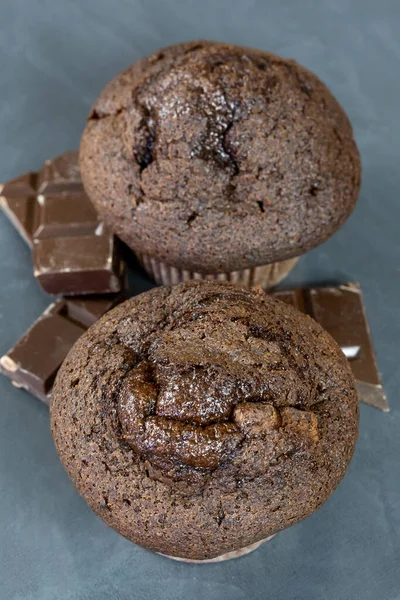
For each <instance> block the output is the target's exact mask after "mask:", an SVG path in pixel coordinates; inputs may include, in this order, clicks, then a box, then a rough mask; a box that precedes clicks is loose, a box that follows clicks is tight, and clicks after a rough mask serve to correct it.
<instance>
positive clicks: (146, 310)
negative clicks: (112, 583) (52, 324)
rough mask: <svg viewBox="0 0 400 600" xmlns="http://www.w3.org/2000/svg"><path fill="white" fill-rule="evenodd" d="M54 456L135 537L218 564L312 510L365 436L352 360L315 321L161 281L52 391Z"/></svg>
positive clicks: (233, 291) (109, 320)
mask: <svg viewBox="0 0 400 600" xmlns="http://www.w3.org/2000/svg"><path fill="white" fill-rule="evenodd" d="M51 428H52V434H53V437H54V441H55V445H56V448H57V451H58V453H59V456H60V458H61V461H62V463H63V465H64V467H65V469H66V471H67V472H68V474H69V476H70V477H71V479H72V481H73V483H74V484H75V486H76V488H77V490H78V492H79V493H80V494H81V495H82V496H83V497H84V498H85V499H86V501H87V502H88V504H89V506H90V507H91V508H92V509H93V510H94V512H95V513H96V514H97V515H98V516H99V517H101V518H102V519H103V520H104V521H105V522H106V523H108V525H110V526H111V527H113V528H114V529H115V530H116V531H118V532H119V533H121V534H122V535H124V536H125V537H127V538H128V539H130V540H132V541H134V542H136V543H137V544H140V545H142V546H144V547H145V548H148V549H149V550H154V551H157V552H161V553H163V554H167V555H170V556H176V557H181V558H189V559H209V558H213V557H216V556H219V555H221V554H224V553H226V552H230V551H233V550H238V549H239V548H242V547H244V546H248V545H249V544H253V543H254V542H257V541H259V540H262V539H264V538H267V537H268V536H270V535H272V534H274V533H276V532H277V531H279V530H281V529H283V528H285V527H288V526H290V525H292V524H294V523H296V522H298V521H300V520H301V519H303V518H305V517H307V516H308V515H310V514H311V513H312V512H313V511H315V510H316V509H318V508H319V507H320V506H321V505H322V503H323V502H324V501H325V500H326V499H327V498H328V496H329V495H330V494H331V493H332V491H333V490H334V489H335V487H336V486H337V485H338V483H339V482H340V480H341V479H342V477H343V475H344V473H345V470H346V468H347V465H348V463H349V461H350V458H351V456H352V453H353V450H354V445H355V442H356V437H357V430H358V401H357V395H356V392H355V387H354V380H353V376H352V374H351V371H350V368H349V366H348V364H347V361H346V359H345V357H344V355H343V354H342V352H341V350H340V348H339V347H338V346H337V345H336V343H335V342H334V341H333V340H332V338H331V337H330V336H329V335H328V334H327V333H326V332H325V331H324V330H323V329H322V328H321V327H320V326H319V325H318V324H317V323H316V322H315V321H313V320H312V319H311V318H309V317H307V316H305V315H302V314H300V313H298V312H297V311H295V310H294V309H292V308H291V307H290V306H288V305H286V304H284V303H282V302H280V301H278V300H275V299H273V298H271V297H269V296H267V295H266V294H264V293H262V292H255V291H249V290H244V289H240V288H237V287H234V286H231V285H229V284H226V283H221V282H187V283H184V284H181V285H178V286H173V287H163V288H156V289H153V290H151V291H150V292H146V293H145V294H141V295H140V296H136V297H134V298H132V299H131V300H128V301H127V302H125V303H124V304H122V305H120V306H118V307H117V308H115V309H114V310H112V311H110V312H109V313H107V315H106V316H104V317H103V318H102V319H100V321H99V322H98V323H96V324H95V325H94V326H93V327H91V328H90V329H89V330H88V332H87V333H85V334H84V335H83V336H82V338H81V339H80V340H79V341H78V342H77V344H76V345H75V346H74V348H73V349H72V350H71V352H70V353H69V355H68V357H67V359H66V360H65V362H64V364H63V366H62V367H61V369H60V371H59V374H58V375H57V379H56V382H55V386H54V391H53V400H52V405H51Z"/></svg>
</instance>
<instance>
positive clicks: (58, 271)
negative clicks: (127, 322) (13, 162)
mask: <svg viewBox="0 0 400 600" xmlns="http://www.w3.org/2000/svg"><path fill="white" fill-rule="evenodd" d="M0 204H1V206H2V208H3V210H4V212H5V213H6V215H7V216H8V217H9V219H10V220H11V221H12V223H13V224H14V226H15V227H16V228H17V230H18V231H19V232H20V234H21V235H22V236H23V238H24V239H25V240H26V241H27V242H28V244H29V245H30V246H31V247H32V248H33V263H34V273H35V276H36V277H37V279H38V282H39V284H40V285H41V287H42V288H43V289H44V290H45V291H46V292H48V293H49V294H62V295H73V294H93V293H99V294H100V293H114V292H117V291H119V290H120V289H121V287H122V285H123V262H122V260H121V259H120V256H119V251H118V246H117V242H116V238H114V236H113V235H112V233H111V232H109V231H107V230H106V229H105V228H104V225H103V224H102V223H101V222H100V221H99V219H98V216H97V214H96V211H95V210H94V208H93V206H92V204H91V202H90V201H89V199H88V197H87V196H86V194H85V192H84V190H83V186H82V182H81V178H80V173H79V164H78V153H77V152H65V153H64V154H62V155H61V156H58V157H56V158H54V159H52V160H48V161H46V163H45V164H44V166H43V168H42V169H41V171H40V172H39V173H28V174H26V175H23V176H21V177H19V178H17V179H15V180H13V181H10V182H9V183H6V184H5V185H4V186H3V189H2V195H1V199H0Z"/></svg>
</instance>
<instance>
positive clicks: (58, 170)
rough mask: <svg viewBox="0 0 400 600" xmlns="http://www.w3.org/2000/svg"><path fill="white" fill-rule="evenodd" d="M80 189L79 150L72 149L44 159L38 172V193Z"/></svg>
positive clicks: (56, 192) (55, 192) (77, 190)
mask: <svg viewBox="0 0 400 600" xmlns="http://www.w3.org/2000/svg"><path fill="white" fill-rule="evenodd" d="M81 191H82V181H81V174H80V172H79V152H77V151H76V150H72V151H70V152H64V154H61V155H60V156H56V157H55V158H52V159H50V160H46V162H45V163H44V165H43V167H42V169H41V170H40V172H39V174H38V185H37V192H38V194H44V193H46V194H59V193H64V192H81Z"/></svg>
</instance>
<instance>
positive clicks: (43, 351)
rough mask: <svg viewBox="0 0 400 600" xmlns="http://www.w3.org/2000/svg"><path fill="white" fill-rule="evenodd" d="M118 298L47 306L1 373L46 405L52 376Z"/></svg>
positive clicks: (1, 361)
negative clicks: (70, 351)
mask: <svg viewBox="0 0 400 600" xmlns="http://www.w3.org/2000/svg"><path fill="white" fill-rule="evenodd" d="M121 300H122V295H116V296H96V297H93V298H92V297H90V296H84V297H82V298H74V299H73V300H72V299H62V300H57V302H55V303H54V304H51V305H50V306H49V307H48V308H47V309H46V310H45V311H44V313H43V314H42V315H41V316H40V317H39V319H38V320H37V321H36V322H35V323H34V324H33V325H32V327H30V328H29V329H28V331H27V332H26V333H25V334H24V335H23V336H22V338H21V339H20V340H19V341H18V342H17V344H16V345H15V346H14V347H13V348H12V349H11V350H9V351H8V352H7V354H5V355H4V356H2V357H1V359H0V370H1V372H2V373H3V374H4V375H6V376H7V377H9V378H10V379H11V381H12V383H13V385H15V386H16V387H21V388H24V389H25V390H27V391H28V392H30V393H31V394H33V395H34V396H36V397H37V398H39V399H40V400H42V401H43V402H45V403H46V404H50V399H51V390H52V387H53V383H54V379H55V376H56V375H57V371H58V369H59V368H60V366H61V364H62V362H63V360H64V358H65V357H66V355H67V354H68V352H69V350H70V349H71V348H72V346H73V345H74V344H75V342H76V341H77V339H78V338H79V337H80V336H81V335H82V334H83V333H84V332H85V331H86V330H87V329H88V328H89V327H90V326H91V325H93V323H95V322H96V321H97V320H98V319H99V318H100V317H101V316H102V315H103V314H104V313H105V312H107V311H108V310H109V309H110V308H112V307H113V306H115V305H116V304H118V302H120V301H121Z"/></svg>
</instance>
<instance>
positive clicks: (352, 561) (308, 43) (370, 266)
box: [0, 0, 400, 600]
mask: <svg viewBox="0 0 400 600" xmlns="http://www.w3.org/2000/svg"><path fill="white" fill-rule="evenodd" d="M399 31H400V3H399V0H379V1H378V2H377V1H376V0H325V1H322V0H301V1H299V0H281V1H280V2H279V1H278V0H271V1H262V0H258V1H257V0H69V1H67V0H2V1H1V2H0V34H1V35H0V64H1V92H0V153H1V157H0V181H5V180H7V179H10V178H11V177H14V176H16V175H18V174H20V173H21V172H22V171H25V170H30V169H34V168H37V167H39V166H40V165H41V163H42V162H43V161H44V160H45V159H46V158H48V157H49V156H52V155H55V154H58V153H60V152H62V151H64V150H66V149H72V148H75V147H77V145H78V142H79V137H80V133H81V130H82V127H83V124H84V119H85V115H86V114H87V112H88V109H89V106H90V104H91V102H92V101H93V100H94V99H95V97H96V96H97V94H98V93H99V91H100V90H101V88H102V87H103V86H104V84H105V83H106V82H107V81H108V80H109V79H110V78H111V77H112V76H113V75H114V74H115V73H116V72H118V71H120V70H122V69H123V68H125V67H126V66H128V65H129V64H130V63H131V62H133V61H134V60H136V59H137V58H139V57H140V56H141V55H144V54H146V53H149V52H151V51H153V50H154V49H156V48H157V47H159V46H163V45H167V44H170V43H173V42H177V41H182V40H189V39H192V38H198V37H203V38H209V39H217V40H226V41H229V42H235V43H239V44H246V45H253V46H256V47H260V48H263V49H265V50H272V51H274V52H277V53H279V54H282V55H284V56H289V57H295V58H296V59H298V60H299V61H300V62H302V63H303V64H305V65H306V66H307V67H309V68H310V69H312V70H315V71H316V73H317V74H318V75H319V76H320V77H321V78H322V79H323V80H324V81H325V82H326V83H327V84H328V85H329V86H330V88H331V89H332V91H333V92H334V93H335V94H336V95H337V97H338V98H339V100H340V101H341V103H342V104H343V105H344V107H345V109H346V110H347V112H348V114H349V116H350V118H351V120H352V122H353V125H354V128H355V134H356V138H357V142H358V144H359V147H360V149H361V153H362V158H363V166H364V178H363V186H362V192H361V197H360V201H359V204H358V207H357V209H356V210H355V212H354V214H353V215H352V217H351V218H350V220H349V221H348V222H347V224H346V225H345V226H344V227H343V229H342V230H341V231H340V232H339V233H338V234H337V235H336V236H335V237H334V238H333V239H332V240H330V241H329V242H328V243H326V244H324V245H323V246H322V247H320V248H318V249H316V250H314V251H313V252H311V253H309V254H308V255H307V256H306V257H304V258H302V259H301V261H300V262H299V264H298V266H297V267H296V269H295V270H294V272H293V273H292V275H291V277H290V280H289V283H310V282H315V281H326V280H340V281H347V280H357V281H359V282H360V283H361V285H362V287H363V290H364V293H365V301H366V305H367V310H368V316H369V319H370V324H371V329H372V333H373V337H374V341H375V347H376V350H377V355H378V360H379V365H380V369H381V371H382V374H383V379H384V383H385V387H386V391H387V393H388V396H389V400H390V403H391V406H392V412H391V413H390V414H383V413H380V412H378V411H376V410H374V409H372V408H370V407H366V406H362V409H361V433H360V439H359V443H358V447H357V451H356V454H355V457H354V460H353V462H352V464H351V467H350V469H349V472H348V474H347V476H346V478H345V480H344V481H343V483H342V484H341V485H340V487H339V489H338V491H337V492H336V493H335V494H334V496H333V497H332V498H331V499H330V500H329V501H328V502H327V504H326V505H325V506H324V507H323V509H322V510H321V511H319V512H318V513H317V514H315V515H314V516H312V517H311V518H310V519H308V520H307V521H305V522H303V523H301V524H299V525H297V526H295V527H293V528H292V529H290V530H287V531H285V532H283V533H281V534H280V535H279V536H277V537H276V538H275V539H274V540H273V541H272V542H271V543H269V544H267V545H265V546H264V547H263V548H262V549H261V550H259V551H258V552H256V553H254V554H252V555H250V556H248V557H246V558H243V559H240V560H238V561H233V562H229V563H225V564H220V565H213V566H205V565H202V566H195V565H189V566H188V565H184V564H179V563H174V562H172V561H168V560H166V559H163V558H161V557H158V556H156V555H153V554H150V553H148V552H146V551H145V550H142V549H141V548H138V547H136V546H134V545H133V544H130V543H129V542H127V541H126V540H124V539H122V538H121V537H119V536H118V535H117V534H116V533H114V532H113V531H111V530H110V529H108V528H107V527H106V525H104V524H103V523H102V522H101V521H99V520H98V519H97V518H96V517H95V516H94V515H93V514H92V513H91V512H90V511H89V509H88V508H87V507H86V505H85V503H84V501H83V500H81V499H80V498H79V496H78V495H77V494H76V492H75V491H74V489H73V487H72V485H71V484H70V483H69V481H68V478H67V476H66V475H65V474H64V472H63V470H62V468H61V465H60V463H59V462H58V459H57V456H56V454H55V451H54V448H53V444H52V440H51V436H50V433H49V427H48V411H47V409H46V408H45V407H44V406H43V405H41V404H40V403H39V402H38V401H36V400H34V399H33V398H31V397H30V396H28V395H27V394H26V393H25V392H23V391H20V390H17V389H15V388H13V387H12V386H11V385H10V384H9V382H8V380H6V379H5V378H2V377H1V378H0V386H1V398H0V402H1V404H0V444H1V447H0V598H1V599H2V600H3V599H4V600H9V599H13V600H14V599H24V600H25V599H40V600H53V599H55V600H67V599H69V600H73V599H74V600H75V599H76V600H77V599H79V600H86V599H89V598H90V599H95V600H103V599H107V600H108V599H114V598H115V599H117V600H122V599H131V598H134V599H135V600H142V599H152V600H153V599H154V600H159V599H160V600H161V599H163V600H172V599H180V598H188V599H190V600H191V599H195V600H197V599H207V600H217V599H218V600H219V599H221V600H225V599H226V600H228V599H229V600H244V599H247V598H248V599H257V600H258V599H265V598H274V599H276V598H282V599H288V600H292V599H296V600H303V599H304V600H306V599H307V600H312V599H318V600H320V599H325V598H326V599H328V600H331V599H332V600H342V599H351V600H357V599H360V600H386V599H387V600H389V599H390V600H394V599H399V598H400V507H399V505H400V481H399V472H400V468H399V464H400V434H399V432H400V418H399V407H400V402H399V400H400V398H399V384H400V373H399V338H400V324H399V318H398V308H399V300H400V273H399V269H400V267H399V265H400V244H399V219H400V205H399V192H400V189H399V188H400V168H399V157H400V118H399V106H400V77H399V71H400V60H399V59H400V36H399ZM0 233H1V235H0V257H1V261H0V263H1V265H0V269H1V271H0V277H1V279H0V281H1V285H0V351H1V352H2V351H4V350H6V349H7V348H8V347H9V346H10V345H12V344H13V343H14V341H15V340H16V339H17V338H18V337H19V335H20V334H21V333H22V332H23V331H24V330H25V328H26V327H27V326H28V325H30V323H31V322H32V321H33V319H34V318H35V317H37V316H38V315H39V314H40V312H41V311H42V309H43V308H44V307H45V306H46V305H47V304H48V302H49V299H48V298H47V297H46V296H45V294H43V293H42V292H41V291H40V290H39V289H38V286H37V284H36V282H35V281H34V279H33V276H32V269H31V265H30V257H29V252H28V249H27V248H26V247H25V245H24V243H23V242H22V241H21V240H20V239H19V237H18V235H17V234H16V232H15V231H14V230H13V228H12V227H11V225H10V224H9V223H8V222H7V221H6V219H5V218H4V217H3V216H1V217H0ZM133 285H134V287H135V289H137V290H138V289H145V288H146V286H147V287H148V286H149V283H148V282H147V281H146V280H145V278H143V276H140V275H134V277H133Z"/></svg>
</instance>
